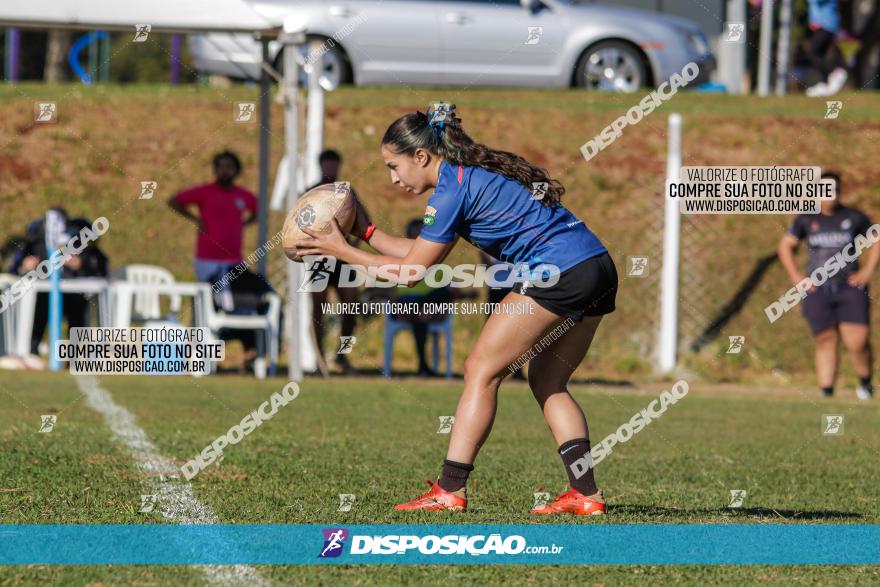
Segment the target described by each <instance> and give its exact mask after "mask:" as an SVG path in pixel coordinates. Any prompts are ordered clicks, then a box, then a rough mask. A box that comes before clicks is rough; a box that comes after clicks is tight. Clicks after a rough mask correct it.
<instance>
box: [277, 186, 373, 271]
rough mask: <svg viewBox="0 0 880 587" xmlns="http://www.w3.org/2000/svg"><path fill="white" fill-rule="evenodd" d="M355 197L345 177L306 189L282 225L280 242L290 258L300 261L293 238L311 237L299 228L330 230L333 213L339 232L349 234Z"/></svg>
mask: <svg viewBox="0 0 880 587" xmlns="http://www.w3.org/2000/svg"><path fill="white" fill-rule="evenodd" d="M355 212H356V209H355V201H354V196H353V195H352V193H351V187H350V186H349V184H348V182H347V181H337V182H336V183H325V184H324V185H319V186H318V187H316V188H314V189H312V190H309V191H308V192H306V193H305V194H304V195H303V196H302V197H301V198H300V199H299V200H297V202H296V204H295V205H294V206H293V208H292V209H291V210H290V212H288V213H287V219H286V220H285V221H284V228H282V229H281V245H282V247H283V248H284V254H285V255H287V257H288V258H289V259H290V260H291V261H296V262H297V263H302V261H303V260H302V258H301V257H300V256H299V254H298V253H297V250H296V247H295V246H293V243H294V242H295V241H299V240H312V237H311V236H309V235H307V234H306V233H304V232H303V231H302V229H303V228H308V229H309V230H312V231H315V232H318V233H320V234H330V232H331V227H330V226H331V225H330V222H331V220H332V219H333V218H334V217H335V218H336V220H337V222H339V228H340V229H341V230H342V233H343V234H344V235H346V236H348V233H349V232H351V228H352V226H354V217H355Z"/></svg>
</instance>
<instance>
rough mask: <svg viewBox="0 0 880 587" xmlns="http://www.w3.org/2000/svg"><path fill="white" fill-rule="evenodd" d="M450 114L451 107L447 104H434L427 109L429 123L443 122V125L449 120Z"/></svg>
mask: <svg viewBox="0 0 880 587" xmlns="http://www.w3.org/2000/svg"><path fill="white" fill-rule="evenodd" d="M451 112H452V106H451V105H450V104H448V103H447V102H434V103H433V104H431V106H430V108H428V114H429V115H430V116H431V120H430V122H432V123H437V122H443V123H445V122H446V121H447V120H449V118H451V117H450V116H449V114H450V113H451Z"/></svg>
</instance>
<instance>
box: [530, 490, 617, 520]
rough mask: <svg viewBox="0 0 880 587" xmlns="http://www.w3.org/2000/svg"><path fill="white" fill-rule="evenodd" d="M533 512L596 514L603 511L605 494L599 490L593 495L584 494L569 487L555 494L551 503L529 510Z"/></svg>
mask: <svg viewBox="0 0 880 587" xmlns="http://www.w3.org/2000/svg"><path fill="white" fill-rule="evenodd" d="M531 513H533V514H575V515H576V516H596V515H602V514H604V513H605V496H603V495H602V492H601V491H599V492H598V493H596V494H595V495H590V496H587V495H584V494H583V493H581V492H580V491H578V490H577V489H572V488H570V489H569V490H568V491H566V492H565V493H563V494H562V495H557V496H556V500H555V501H554V502H553V503H548V504H547V505H545V506H541V507H539V508H534V509H533V510H531Z"/></svg>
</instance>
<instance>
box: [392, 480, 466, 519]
mask: <svg viewBox="0 0 880 587" xmlns="http://www.w3.org/2000/svg"><path fill="white" fill-rule="evenodd" d="M425 483H427V484H428V485H430V486H431V489H430V490H429V491H427V492H425V493H424V494H422V495H420V496H419V497H417V498H416V499H414V500H412V501H408V502H406V503H402V504H399V505H396V506H394V509H396V510H407V511H413V510H424V511H434V510H450V511H453V512H463V511H465V510H466V509H467V499H465V498H463V497H459V496H457V495H455V494H454V493H452V492H450V491H446V490H445V489H443V488H442V487H440V485H439V484H438V483H437V482H436V481H435V482H433V483H431V482H430V481H428V480H427V479H425Z"/></svg>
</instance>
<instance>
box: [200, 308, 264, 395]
mask: <svg viewBox="0 0 880 587" xmlns="http://www.w3.org/2000/svg"><path fill="white" fill-rule="evenodd" d="M263 298H264V300H265V301H267V302H269V310H268V312H266V313H265V314H250V315H246V314H226V313H224V312H218V311H217V310H215V309H214V304H213V303H211V300H210V299H209V300H205V304H204V312H205V324H204V325H205V326H207V327H208V328H210V329H211V334H212V335H213V336H214V337H215V338H219V333H220V329H221V328H228V329H230V330H257V331H260V336H259V337H258V338H257V358H256V359H255V360H254V374H255V375H256V376H257V378H258V379H263V378H265V377H266V348H267V347H268V350H269V373H270V374H271V375H274V374H275V367H276V365H277V364H278V332H279V329H280V322H281V298H280V297H278V295H277V294H275V293H271V292H270V293H267V294H265V295H264V296H263Z"/></svg>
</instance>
